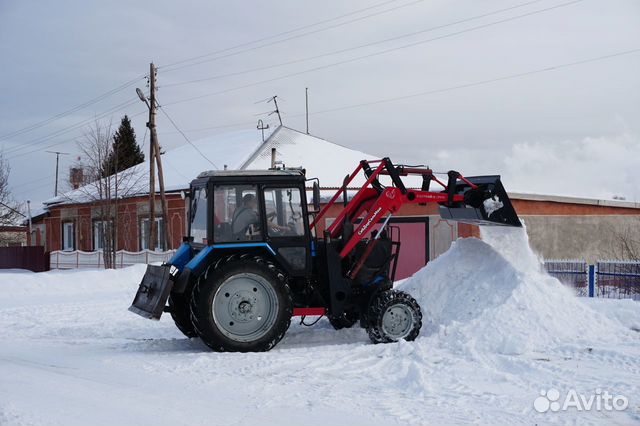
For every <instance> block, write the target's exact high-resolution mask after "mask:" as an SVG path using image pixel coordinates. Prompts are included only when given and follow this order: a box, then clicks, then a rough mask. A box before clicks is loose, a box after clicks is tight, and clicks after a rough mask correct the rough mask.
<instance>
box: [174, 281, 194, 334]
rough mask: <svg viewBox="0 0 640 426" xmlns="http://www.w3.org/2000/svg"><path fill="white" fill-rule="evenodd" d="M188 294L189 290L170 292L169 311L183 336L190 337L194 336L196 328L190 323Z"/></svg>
mask: <svg viewBox="0 0 640 426" xmlns="http://www.w3.org/2000/svg"><path fill="white" fill-rule="evenodd" d="M190 294H191V292H190V291H189V292H187V291H185V292H184V293H182V294H178V293H171V295H170V296H169V311H170V313H171V318H173V322H175V323H176V327H178V330H180V331H181V332H182V334H184V335H185V336H187V337H189V338H191V337H196V336H197V335H198V333H196V329H195V328H194V327H193V324H192V323H191V308H190V306H189V305H190V302H191V301H190V297H189V296H190Z"/></svg>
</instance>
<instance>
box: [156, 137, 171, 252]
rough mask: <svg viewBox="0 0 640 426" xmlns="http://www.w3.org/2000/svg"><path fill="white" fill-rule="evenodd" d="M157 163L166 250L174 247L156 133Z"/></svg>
mask: <svg viewBox="0 0 640 426" xmlns="http://www.w3.org/2000/svg"><path fill="white" fill-rule="evenodd" d="M152 133H154V134H155V133H156V129H155V127H154V128H153V130H152ZM154 139H155V140H156V142H155V145H156V163H157V166H158V184H159V186H160V204H161V205H162V224H161V226H162V228H161V229H162V235H163V236H164V239H163V241H162V245H163V246H164V250H169V249H171V248H172V247H170V246H169V242H170V241H171V240H170V238H169V235H168V233H167V229H168V228H167V222H168V220H169V214H168V212H167V197H166V196H165V192H164V173H163V171H162V157H161V156H160V145H159V144H158V135H157V134H156V136H155V138H154Z"/></svg>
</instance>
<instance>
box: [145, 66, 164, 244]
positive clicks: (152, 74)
mask: <svg viewBox="0 0 640 426" xmlns="http://www.w3.org/2000/svg"><path fill="white" fill-rule="evenodd" d="M156 72H157V71H156V67H155V65H154V64H153V62H152V63H151V65H150V68H149V86H150V95H149V130H150V131H151V132H150V139H151V143H150V145H151V156H150V158H149V163H150V171H149V172H150V173H151V174H152V175H153V177H152V180H153V188H152V192H151V193H150V198H149V203H150V208H151V210H150V212H149V226H150V228H149V238H150V240H151V241H152V242H153V244H154V245H155V242H156V241H157V237H156V235H157V232H158V230H157V229H156V226H155V173H154V171H153V164H154V163H155V165H157V167H158V186H159V187H160V204H161V206H162V225H161V226H162V235H163V240H162V241H161V244H162V246H163V248H164V249H167V248H169V236H168V235H167V221H168V219H169V215H168V214H167V198H166V195H165V192H164V172H163V169H162V158H161V157H160V144H159V143H158V132H157V130H156V111H157V109H158V102H157V101H156V90H157V87H156ZM151 194H153V195H151ZM151 203H153V204H152V205H151ZM151 247H152V245H151V244H150V245H149V248H151Z"/></svg>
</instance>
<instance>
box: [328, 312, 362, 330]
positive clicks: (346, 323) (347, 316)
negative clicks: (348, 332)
mask: <svg viewBox="0 0 640 426" xmlns="http://www.w3.org/2000/svg"><path fill="white" fill-rule="evenodd" d="M356 322H358V317H357V316H356V315H355V314H353V313H350V312H345V313H343V314H342V315H341V316H339V317H337V318H333V317H331V318H329V323H330V324H331V326H332V327H333V328H334V329H336V330H342V329H343V328H351V327H353V326H354V325H355V323H356Z"/></svg>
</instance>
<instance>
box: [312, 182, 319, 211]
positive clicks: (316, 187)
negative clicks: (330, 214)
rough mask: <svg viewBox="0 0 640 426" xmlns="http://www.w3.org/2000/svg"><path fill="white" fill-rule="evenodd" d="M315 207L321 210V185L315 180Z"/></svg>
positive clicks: (316, 209)
mask: <svg viewBox="0 0 640 426" xmlns="http://www.w3.org/2000/svg"><path fill="white" fill-rule="evenodd" d="M313 209H314V210H315V211H320V185H318V182H313Z"/></svg>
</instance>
